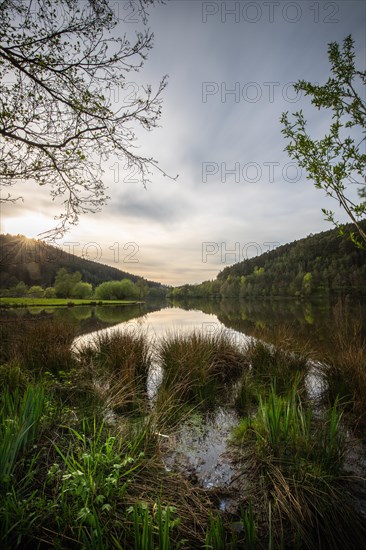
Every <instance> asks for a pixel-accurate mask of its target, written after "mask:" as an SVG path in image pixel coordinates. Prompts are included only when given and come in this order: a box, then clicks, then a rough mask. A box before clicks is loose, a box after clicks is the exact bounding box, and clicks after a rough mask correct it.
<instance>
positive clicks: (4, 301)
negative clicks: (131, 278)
mask: <svg viewBox="0 0 366 550" xmlns="http://www.w3.org/2000/svg"><path fill="white" fill-rule="evenodd" d="M142 303H144V302H141V301H137V300H83V299H73V298H27V297H24V298H8V297H7V298H0V309H1V308H13V307H31V306H34V307H40V306H42V307H65V306H66V307H72V306H107V305H112V306H124V305H126V306H128V305H136V304H142Z"/></svg>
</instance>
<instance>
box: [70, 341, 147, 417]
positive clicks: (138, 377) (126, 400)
mask: <svg viewBox="0 0 366 550" xmlns="http://www.w3.org/2000/svg"><path fill="white" fill-rule="evenodd" d="M77 355H78V358H79V361H80V365H81V370H80V372H81V373H82V374H81V376H82V380H81V382H84V383H85V381H86V380H87V379H88V378H89V382H90V385H91V386H93V391H94V393H95V394H96V395H97V396H98V397H99V399H100V401H102V402H104V405H105V406H106V407H109V408H111V409H113V410H114V411H115V412H118V413H123V412H132V411H143V410H144V409H146V406H147V380H148V374H149V369H150V365H151V350H150V346H149V344H148V340H147V337H146V335H145V334H144V333H142V332H133V333H131V332H128V331H116V332H113V333H110V334H108V333H97V335H96V336H95V338H94V340H93V341H92V342H91V343H90V344H89V345H87V346H83V347H82V348H80V349H79V350H78V354H77ZM90 385H89V386H90Z"/></svg>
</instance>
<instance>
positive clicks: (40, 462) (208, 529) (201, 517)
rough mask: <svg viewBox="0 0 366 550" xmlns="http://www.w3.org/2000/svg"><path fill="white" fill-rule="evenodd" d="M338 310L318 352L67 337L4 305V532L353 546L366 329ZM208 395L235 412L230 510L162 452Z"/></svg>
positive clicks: (275, 336) (45, 542) (211, 340)
mask: <svg viewBox="0 0 366 550" xmlns="http://www.w3.org/2000/svg"><path fill="white" fill-rule="evenodd" d="M333 321H334V331H333V334H332V335H331V339H332V346H333V354H332V356H330V357H323V358H322V357H319V356H316V353H315V351H314V350H311V349H309V348H305V347H304V348H302V349H299V348H298V346H296V347H295V345H294V344H293V343H292V341H291V337H290V335H289V334H287V335H286V334H284V333H283V332H281V331H279V332H276V331H274V332H272V333H271V334H268V333H265V332H264V333H263V334H262V335H261V334H260V330H258V334H257V338H258V339H257V340H255V339H248V342H247V343H238V341H237V340H235V339H233V338H232V337H231V336H230V335H229V333H227V332H221V333H216V334H215V335H210V334H203V333H202V332H199V331H192V332H190V333H187V334H181V333H179V332H175V333H167V334H166V335H165V336H164V337H163V338H162V339H161V340H153V341H151V340H149V339H148V337H147V334H146V333H145V332H143V331H142V329H136V330H134V331H132V332H131V331H127V330H118V331H116V332H114V333H111V334H102V333H97V334H96V335H95V337H94V339H93V340H92V341H90V342H88V343H87V344H85V345H84V346H83V347H80V348H78V349H77V350H76V351H75V349H74V348H72V343H73V341H74V338H75V335H76V327H75V326H72V325H70V324H67V323H63V322H60V321H57V320H56V319H41V320H39V321H37V322H36V323H34V322H31V321H29V320H28V321H27V320H26V321H25V322H24V323H23V324H22V330H21V331H17V330H14V321H10V320H9V322H7V321H6V320H5V319H4V320H3V322H2V323H1V326H0V329H1V348H0V388H1V390H0V542H1V547H2V548H4V549H7V548H9V549H10V548H12V549H14V548H21V549H23V548H44V547H50V546H52V547H57V548H83V549H101V550H104V549H114V548H115V549H131V550H132V549H136V550H155V549H159V550H169V549H171V550H175V549H187V550H188V549H192V548H193V549H194V548H197V549H198V548H206V549H214V550H224V549H230V550H233V549H235V548H238V549H239V548H248V549H254V548H256V549H273V550H274V549H275V548H284V549H289V550H290V549H294V548H296V549H299V550H302V549H304V550H305V549H306V550H310V549H314V548H320V549H335V550H338V549H339V550H341V549H342V550H343V549H344V548H348V549H353V548H354V549H359V548H362V547H363V545H364V541H365V537H366V521H365V509H366V508H365V505H366V485H365V472H364V470H362V457H363V456H364V446H363V445H364V440H365V435H366V402H365V398H364V396H365V395H366V342H365V340H364V339H363V337H362V330H361V326H360V323H359V322H358V320H357V319H356V318H355V317H350V316H349V315H348V313H347V310H346V308H345V307H343V306H342V304H340V305H338V306H337V307H336V308H335V309H334V313H333ZM265 342H270V344H268V343H265ZM294 350H296V351H294ZM319 361H321V363H319ZM315 363H316V365H317V376H318V378H316V381H317V383H318V385H319V387H318V391H317V392H316V395H314V393H313V392H312V391H311V384H310V386H309V380H310V379H311V376H312V375H313V374H314V373H312V369H313V366H314V364H315ZM156 365H159V368H161V376H160V377H157V379H159V383H156V385H155V386H153V387H152V386H151V384H152V380H153V379H154V377H153V378H152V377H151V372H152V371H154V368H155V369H156ZM217 406H226V407H229V408H231V409H232V410H233V411H235V413H236V415H237V416H238V419H239V420H238V422H237V425H236V426H235V427H234V429H233V430H231V433H230V435H229V439H228V445H229V449H230V452H229V456H228V457H227V460H230V461H231V462H232V463H233V464H235V467H236V471H237V472H238V473H237V475H236V479H235V483H234V482H233V483H232V484H229V486H228V487H227V488H226V491H227V493H228V494H231V496H232V497H234V500H235V507H234V509H232V510H230V511H229V510H225V509H223V508H222V506H221V504H220V503H221V500H220V495H221V494H222V491H223V488H222V487H212V488H211V489H209V488H204V487H202V486H200V484H199V483H198V482H197V480H195V479H194V477H192V476H191V477H186V476H184V475H183V473H182V472H180V471H178V470H174V469H167V468H166V466H165V463H164V443H166V441H168V440H169V441H170V440H171V441H172V444H173V445H174V438H175V437H176V434H177V432H178V431H179V426H181V425H182V422H184V421H185V420H187V418H190V417H191V415H192V414H196V415H197V413H198V412H199V413H200V414H201V415H203V416H204V415H208V416H209V415H211V414H213V412H214V410H215V408H216V407H217ZM355 456H359V458H360V460H356V459H355Z"/></svg>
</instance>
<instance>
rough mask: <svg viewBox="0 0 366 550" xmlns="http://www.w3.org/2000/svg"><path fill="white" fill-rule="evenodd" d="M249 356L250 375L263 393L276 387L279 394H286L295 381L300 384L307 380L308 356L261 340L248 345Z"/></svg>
mask: <svg viewBox="0 0 366 550" xmlns="http://www.w3.org/2000/svg"><path fill="white" fill-rule="evenodd" d="M247 354H248V359H249V360H250V364H251V371H250V374H251V376H252V377H253V379H254V381H255V383H256V384H257V386H258V387H261V389H262V391H263V390H264V389H269V388H270V386H272V385H274V386H275V387H276V391H277V392H278V393H286V392H287V391H288V388H289V387H291V386H292V384H293V383H294V382H295V381H297V383H299V384H300V383H302V382H303V381H304V379H305V376H306V373H307V370H308V364H307V358H306V355H299V354H295V353H293V352H290V351H288V350H285V349H282V348H280V347H279V348H277V347H274V346H272V345H268V344H265V343H263V342H261V341H259V340H257V341H252V342H251V343H250V344H249V345H248V348H247Z"/></svg>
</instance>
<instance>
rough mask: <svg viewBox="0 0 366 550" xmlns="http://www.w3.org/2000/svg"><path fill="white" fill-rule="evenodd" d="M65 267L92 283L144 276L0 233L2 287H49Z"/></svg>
mask: <svg viewBox="0 0 366 550" xmlns="http://www.w3.org/2000/svg"><path fill="white" fill-rule="evenodd" d="M60 268H66V269H67V270H68V271H69V272H71V273H73V272H75V271H79V272H80V274H81V276H82V279H83V281H85V282H87V283H91V284H92V285H93V286H96V285H99V284H101V283H103V282H105V281H112V280H121V279H125V278H127V279H130V280H131V281H133V282H134V283H135V282H137V281H138V280H141V277H138V276H137V275H132V274H130V273H127V272H125V271H121V270H120V269H117V268H115V267H110V266H108V265H104V264H101V263H98V262H93V261H91V260H86V259H84V258H80V257H78V256H75V255H73V254H69V253H68V252H65V251H63V250H61V249H60V248H57V247H54V246H50V245H48V244H46V243H45V242H43V241H39V240H35V239H28V238H26V237H23V236H22V235H16V236H15V235H0V286H1V287H2V288H11V287H15V286H16V285H17V284H18V283H19V282H21V281H23V282H24V283H25V284H26V285H40V286H42V287H49V286H51V285H53V284H54V281H55V277H56V273H57V271H58V270H59V269H60ZM145 282H146V283H147V285H148V286H149V288H156V289H162V290H163V289H164V287H163V286H162V285H161V284H160V283H156V282H153V281H145Z"/></svg>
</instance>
